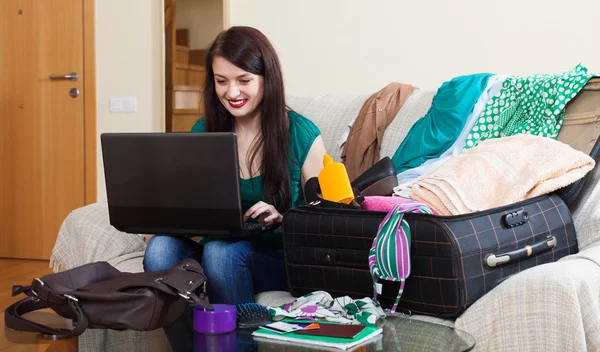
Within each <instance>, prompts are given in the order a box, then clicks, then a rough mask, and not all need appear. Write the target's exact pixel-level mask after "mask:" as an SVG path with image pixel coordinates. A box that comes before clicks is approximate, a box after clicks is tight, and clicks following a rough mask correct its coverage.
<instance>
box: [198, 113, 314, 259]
mask: <svg viewBox="0 0 600 352" xmlns="http://www.w3.org/2000/svg"><path fill="white" fill-rule="evenodd" d="M287 113H288V117H289V121H290V158H289V159H290V161H289V166H288V168H289V174H290V195H291V199H292V204H291V208H296V207H298V206H299V205H300V204H301V203H302V202H304V197H302V181H301V175H302V172H301V170H302V165H304V161H305V160H306V157H307V156H308V152H309V150H310V148H311V147H312V144H313V142H314V141H315V139H316V138H317V137H318V136H319V135H320V134H321V131H319V128H318V127H317V126H316V125H315V124H314V123H313V122H312V121H310V120H309V119H307V118H306V117H304V116H302V115H300V114H298V113H297V112H295V111H289V110H288V111H287ZM205 131H206V125H205V123H204V117H202V118H201V119H200V120H198V121H197V122H196V123H195V124H194V126H192V129H191V130H190V132H205ZM240 191H241V197H242V212H243V213H245V212H246V211H247V210H248V209H249V208H250V207H251V206H253V205H254V204H256V203H257V202H259V201H261V200H262V201H264V199H263V192H262V178H261V176H260V175H258V176H255V177H253V178H250V179H243V178H240ZM252 220H253V219H249V220H248V221H252ZM272 235H273V233H262V234H260V235H255V236H253V239H261V240H266V241H267V242H269V243H270V244H272V245H273V246H274V247H277V248H282V245H283V243H282V240H281V237H280V235H279V234H278V235H277V236H276V237H274V236H272ZM205 242H206V241H203V243H205Z"/></svg>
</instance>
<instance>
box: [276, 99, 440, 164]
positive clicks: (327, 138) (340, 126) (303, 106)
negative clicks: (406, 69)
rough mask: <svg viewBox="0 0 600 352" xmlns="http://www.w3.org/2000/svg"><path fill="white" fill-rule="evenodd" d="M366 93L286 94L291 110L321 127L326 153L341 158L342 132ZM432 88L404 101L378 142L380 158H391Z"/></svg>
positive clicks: (428, 104)
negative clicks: (302, 95) (380, 141)
mask: <svg viewBox="0 0 600 352" xmlns="http://www.w3.org/2000/svg"><path fill="white" fill-rule="evenodd" d="M371 95H372V93H369V94H320V95H313V96H309V97H299V96H287V97H286V99H287V103H288V105H289V107H291V108H292V109H293V110H294V111H296V112H298V113H299V114H301V115H303V116H305V117H306V118H308V119H310V120H311V121H313V122H314V123H315V124H316V125H317V127H319V129H320V130H321V135H322V137H323V141H324V142H325V148H326V150H327V153H329V155H331V157H332V158H333V159H334V160H335V161H341V154H342V146H341V145H340V144H341V141H343V135H344V132H347V131H349V130H350V127H349V124H350V123H351V122H352V121H353V120H354V119H356V117H357V116H358V113H359V112H360V109H361V108H362V106H363V104H364V102H365V101H366V100H367V99H368V98H369V97H370V96H371ZM434 95H435V91H433V90H432V91H427V90H417V91H415V92H414V93H413V94H412V95H411V96H410V97H409V98H408V99H407V100H406V102H405V103H404V106H403V107H402V108H401V109H400V111H399V112H398V114H397V115H396V117H395V118H394V121H393V122H392V123H391V124H390V125H389V126H388V127H387V128H386V130H385V133H384V135H383V141H382V144H381V150H380V155H381V157H382V158H383V157H385V156H389V157H390V158H391V157H392V155H394V153H395V152H396V149H398V147H399V146H400V143H402V141H403V140H404V138H405V137H406V135H407V133H408V131H409V130H410V128H411V127H412V125H413V124H414V123H415V122H416V121H417V120H418V119H419V118H421V117H423V116H424V115H425V114H426V113H427V110H429V108H430V107H431V100H432V99H433V96H434Z"/></svg>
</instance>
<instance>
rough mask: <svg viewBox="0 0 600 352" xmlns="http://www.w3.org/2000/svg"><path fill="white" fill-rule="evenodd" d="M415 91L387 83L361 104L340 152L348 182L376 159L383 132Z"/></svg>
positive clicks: (407, 86) (398, 84) (409, 87)
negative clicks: (348, 178)
mask: <svg viewBox="0 0 600 352" xmlns="http://www.w3.org/2000/svg"><path fill="white" fill-rule="evenodd" d="M417 89H418V88H416V87H413V86H411V85H409V84H403V83H390V84H388V85H387V86H385V88H383V89H382V90H380V91H379V92H377V93H375V94H373V95H372V96H371V97H369V99H367V100H366V101H365V103H364V104H363V106H362V108H361V109H360V112H359V113H358V117H357V118H356V121H354V124H353V125H352V128H351V129H350V133H349V134H348V139H347V140H346V143H345V144H344V149H343V150H342V162H343V163H344V165H346V170H347V171H348V176H349V177H350V180H351V181H353V180H354V179H355V178H357V177H358V176H360V175H361V174H362V173H363V172H364V171H366V170H367V169H369V168H370V167H371V166H373V165H375V163H377V162H378V161H379V160H380V157H379V149H380V148H381V142H382V141H383V133H384V132H385V129H386V128H387V127H388V126H389V125H390V123H391V122H392V121H393V120H394V117H396V114H398V111H400V108H402V105H404V102H405V101H406V99H408V97H409V96H410V95H411V94H412V93H413V92H414V91H415V90H417Z"/></svg>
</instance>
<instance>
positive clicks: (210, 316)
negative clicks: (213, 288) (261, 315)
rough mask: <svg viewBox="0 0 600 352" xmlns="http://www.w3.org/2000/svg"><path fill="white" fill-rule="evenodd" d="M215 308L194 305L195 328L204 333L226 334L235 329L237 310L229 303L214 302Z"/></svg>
mask: <svg viewBox="0 0 600 352" xmlns="http://www.w3.org/2000/svg"><path fill="white" fill-rule="evenodd" d="M212 306H213V308H214V309H215V310H206V309H204V308H203V307H201V306H197V307H194V330H196V331H197V332H199V333H202V334H224V333H226V332H231V331H233V330H235V327H236V310H235V306H232V305H229V304H213V305H212Z"/></svg>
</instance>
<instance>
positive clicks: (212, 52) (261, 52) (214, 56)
mask: <svg viewBox="0 0 600 352" xmlns="http://www.w3.org/2000/svg"><path fill="white" fill-rule="evenodd" d="M204 108H205V116H204V117H203V118H202V119H200V120H199V121H198V122H197V123H196V124H195V125H194V126H193V127H192V130H191V131H192V132H235V133H236V135H237V143H238V155H239V163H240V165H239V166H240V186H241V187H240V189H241V197H242V208H243V209H244V220H245V221H259V222H261V223H263V224H268V225H273V224H280V223H281V221H282V218H283V216H282V214H283V213H284V212H285V211H287V210H288V209H290V208H293V207H296V206H298V205H299V204H300V203H301V201H302V199H303V197H302V187H303V185H304V181H305V180H307V179H309V178H311V177H315V176H317V175H318V173H319V171H320V170H321V168H322V165H323V164H322V162H323V156H324V154H325V145H324V143H323V140H322V138H321V136H320V131H319V129H318V128H317V127H316V126H315V125H314V124H313V123H312V122H311V121H310V120H308V119H306V118H305V117H303V116H301V115H299V114H297V113H296V112H294V111H290V110H286V105H285V94H284V88H283V78H282V74H281V68H280V65H279V59H278V58H277V54H276V53H275V50H274V49H273V47H272V45H271V43H270V42H269V40H268V39H267V38H266V37H265V36H264V35H263V34H262V33H261V32H260V31H258V30H256V29H254V28H250V27H232V28H230V29H228V30H227V31H224V32H222V33H220V34H219V35H218V36H217V38H216V39H215V41H214V43H213V44H212V45H211V47H210V49H209V51H208V54H207V57H206V83H205V89H204ZM282 246H283V243H282V239H281V234H280V233H279V232H268V233H262V234H261V235H257V236H252V237H250V238H248V239H244V240H240V241H224V240H210V239H208V240H207V241H205V243H204V245H203V246H202V244H198V243H196V242H193V241H191V240H189V239H184V238H181V237H170V236H154V237H152V239H151V240H150V242H149V243H148V246H147V248H146V254H145V257H144V269H145V270H146V271H157V270H163V269H167V268H170V267H172V266H174V265H175V264H177V263H178V262H179V261H180V260H181V259H183V258H186V257H192V258H195V259H196V260H198V261H200V262H201V263H202V267H203V268H204V271H205V274H206V276H207V289H208V297H209V300H210V302H211V303H227V304H239V303H244V302H254V295H255V294H256V293H259V292H263V291H271V290H286V288H287V286H286V275H285V264H284V255H283V251H282Z"/></svg>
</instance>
